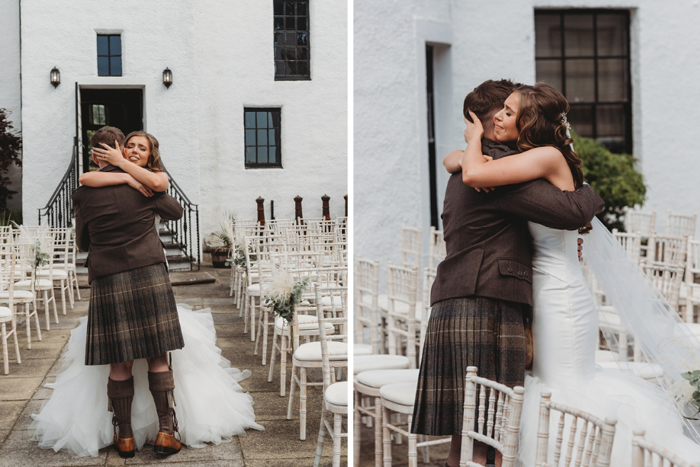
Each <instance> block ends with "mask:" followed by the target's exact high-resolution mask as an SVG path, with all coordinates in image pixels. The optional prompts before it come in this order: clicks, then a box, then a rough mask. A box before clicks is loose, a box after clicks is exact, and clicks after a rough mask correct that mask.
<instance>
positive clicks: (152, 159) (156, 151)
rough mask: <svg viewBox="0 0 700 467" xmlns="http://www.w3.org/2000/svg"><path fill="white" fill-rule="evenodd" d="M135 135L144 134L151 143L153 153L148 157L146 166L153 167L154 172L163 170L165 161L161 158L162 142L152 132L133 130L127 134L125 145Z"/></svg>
mask: <svg viewBox="0 0 700 467" xmlns="http://www.w3.org/2000/svg"><path fill="white" fill-rule="evenodd" d="M134 136H143V137H144V138H146V139H147V140H148V142H149V143H150V145H151V148H150V149H151V155H150V156H149V157H148V163H147V164H146V167H148V168H149V169H151V170H152V171H153V172H162V171H163V163H162V162H161V160H160V143H158V140H157V139H156V137H155V136H153V135H152V134H150V133H146V132H145V131H141V130H138V131H132V132H131V133H129V134H128V135H126V142H125V143H124V146H126V145H127V144H129V140H130V139H131V138H133V137H134Z"/></svg>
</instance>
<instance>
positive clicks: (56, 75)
mask: <svg viewBox="0 0 700 467" xmlns="http://www.w3.org/2000/svg"><path fill="white" fill-rule="evenodd" d="M49 76H50V80H51V84H53V87H55V88H57V87H58V85H59V84H61V72H60V71H58V68H56V67H53V70H51V74H50V75H49Z"/></svg>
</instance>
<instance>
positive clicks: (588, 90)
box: [566, 60, 595, 103]
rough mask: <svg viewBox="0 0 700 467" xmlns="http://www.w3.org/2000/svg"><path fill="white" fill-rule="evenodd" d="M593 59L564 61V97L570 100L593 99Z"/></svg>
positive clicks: (589, 100)
mask: <svg viewBox="0 0 700 467" xmlns="http://www.w3.org/2000/svg"><path fill="white" fill-rule="evenodd" d="M593 71H594V68H593V60H567V61H566V99H567V100H568V101H569V103H571V102H594V101H595V79H594V78H595V77H594V76H593V74H594V73H593Z"/></svg>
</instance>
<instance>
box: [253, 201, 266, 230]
mask: <svg viewBox="0 0 700 467" xmlns="http://www.w3.org/2000/svg"><path fill="white" fill-rule="evenodd" d="M255 202H256V203H258V224H260V225H265V204H264V203H265V199H264V198H263V197H262V196H259V197H258V199H256V200H255Z"/></svg>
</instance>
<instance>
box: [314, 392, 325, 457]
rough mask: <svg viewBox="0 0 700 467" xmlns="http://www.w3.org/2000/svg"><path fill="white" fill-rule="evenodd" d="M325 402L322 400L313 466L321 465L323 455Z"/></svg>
mask: <svg viewBox="0 0 700 467" xmlns="http://www.w3.org/2000/svg"><path fill="white" fill-rule="evenodd" d="M325 420H326V403H325V401H324V402H323V407H322V409H321V427H320V428H319V429H318V441H316V457H315V458H314V467H319V466H320V465H321V456H323V441H324V440H325V438H326V424H325V423H324V422H325Z"/></svg>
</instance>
